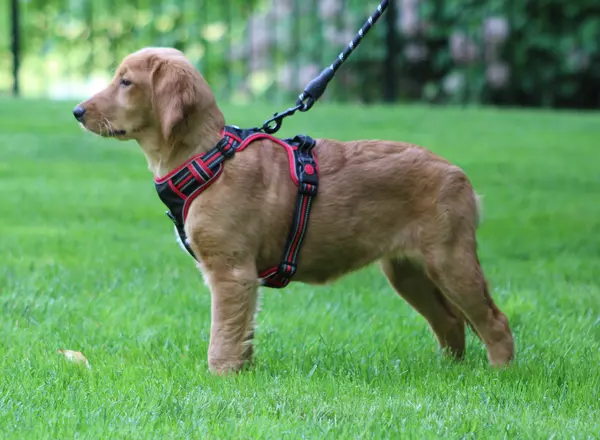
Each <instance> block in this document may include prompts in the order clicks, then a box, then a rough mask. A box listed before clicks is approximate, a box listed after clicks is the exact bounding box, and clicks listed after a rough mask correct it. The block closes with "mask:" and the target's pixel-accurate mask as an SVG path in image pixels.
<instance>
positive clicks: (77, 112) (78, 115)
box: [73, 105, 85, 122]
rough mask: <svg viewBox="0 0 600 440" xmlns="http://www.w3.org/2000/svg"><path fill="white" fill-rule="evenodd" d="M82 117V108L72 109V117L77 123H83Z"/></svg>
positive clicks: (83, 110)
mask: <svg viewBox="0 0 600 440" xmlns="http://www.w3.org/2000/svg"><path fill="white" fill-rule="evenodd" d="M83 115H85V109H84V108H83V107H81V106H79V105H78V106H77V107H75V108H74V109H73V116H75V119H77V120H78V121H79V122H83Z"/></svg>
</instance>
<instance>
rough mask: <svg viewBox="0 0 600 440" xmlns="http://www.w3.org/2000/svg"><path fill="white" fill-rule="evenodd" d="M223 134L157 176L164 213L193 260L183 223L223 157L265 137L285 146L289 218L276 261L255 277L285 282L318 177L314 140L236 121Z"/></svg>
mask: <svg viewBox="0 0 600 440" xmlns="http://www.w3.org/2000/svg"><path fill="white" fill-rule="evenodd" d="M222 136H223V137H222V139H221V140H220V141H219V142H218V143H217V145H216V146H215V147H214V148H213V149H212V150H210V151H208V152H207V153H204V154H201V155H198V156H195V157H193V158H191V159H190V160H189V161H187V162H186V163H184V164H183V165H181V166H180V167H179V168H177V169H175V170H173V171H172V172H171V173H169V174H167V175H166V176H164V177H162V178H160V179H156V180H155V185H156V191H157V192H158V196H159V197H160V199H161V200H162V202H163V203H164V204H165V205H166V206H167V208H168V209H169V210H168V211H167V215H168V216H169V217H170V218H171V220H173V223H174V224H175V228H176V230H177V234H178V235H179V239H180V240H181V244H182V245H183V246H185V249H187V251H188V252H189V254H190V255H191V256H192V257H194V258H195V259H196V260H197V258H196V256H195V255H194V252H193V251H192V249H191V247H190V245H189V243H188V242H187V237H186V234H185V228H184V224H185V219H186V218H187V213H188V210H189V207H190V205H191V203H192V201H193V200H194V199H195V198H196V197H198V196H199V195H200V193H202V191H204V190H205V189H206V188H208V187H209V186H210V185H211V184H212V183H213V182H214V181H215V180H216V179H217V178H218V177H219V175H220V174H221V172H222V171H223V164H224V162H225V161H226V160H227V159H230V158H231V157H233V155H234V154H235V153H237V152H239V151H242V150H243V149H244V148H246V147H247V146H248V145H250V144H251V143H252V142H253V141H256V140H259V139H270V140H271V141H273V142H275V143H276V144H278V145H279V146H281V147H282V148H284V149H285V150H286V152H287V154H288V160H289V165H290V176H291V178H292V181H293V182H294V184H296V186H297V187H298V197H297V199H296V208H295V213H294V218H293V222H292V227H291V229H290V232H289V235H288V239H287V243H286V245H285V249H284V253H283V258H282V261H281V263H280V264H279V265H278V266H275V267H272V268H270V269H267V270H265V271H262V272H260V273H259V274H258V277H259V278H261V280H262V284H263V285H264V286H267V287H272V288H282V287H285V286H287V285H288V284H289V282H290V281H291V279H292V277H293V276H294V274H295V273H296V264H297V261H298V254H299V253H300V247H301V246H302V240H303V239H304V235H305V233H306V228H307V226H308V218H309V215H310V208H311V204H312V202H313V198H314V197H315V196H316V195H317V188H318V181H319V179H318V166H317V160H316V157H315V152H314V151H313V148H314V146H315V141H314V139H312V138H310V137H309V136H303V135H298V136H296V137H294V138H290V139H284V140H281V139H278V138H276V137H274V136H271V135H270V134H266V133H263V132H261V131H260V129H240V128H238V127H235V126H226V127H225V128H224V130H223V132H222Z"/></svg>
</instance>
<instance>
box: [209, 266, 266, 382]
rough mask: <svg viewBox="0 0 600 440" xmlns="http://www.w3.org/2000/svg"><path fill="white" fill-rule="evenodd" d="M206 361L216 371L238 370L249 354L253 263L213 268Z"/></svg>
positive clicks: (254, 283)
mask: <svg viewBox="0 0 600 440" xmlns="http://www.w3.org/2000/svg"><path fill="white" fill-rule="evenodd" d="M208 272H209V273H207V274H206V275H208V276H207V278H208V281H209V286H210V291H211V321H212V322H211V329H210V344H209V347H208V365H209V367H210V370H211V371H212V372H214V373H217V374H227V373H229V372H236V371H239V370H240V369H241V368H242V367H243V366H244V364H245V363H246V362H250V361H251V358H252V337H253V334H254V314H255V313H256V307H257V296H258V280H257V276H256V269H255V267H254V265H248V266H245V267H243V268H239V267H237V268H231V267H228V268H219V269H216V268H213V269H212V270H209V271H208Z"/></svg>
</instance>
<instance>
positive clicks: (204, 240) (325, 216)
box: [74, 48, 514, 373]
mask: <svg viewBox="0 0 600 440" xmlns="http://www.w3.org/2000/svg"><path fill="white" fill-rule="evenodd" d="M74 114H75V116H76V118H77V119H78V120H79V121H80V122H81V124H82V125H83V126H84V127H85V128H86V129H87V130H89V131H91V132H94V133H96V134H99V135H101V136H104V137H114V138H117V139H119V140H125V139H135V140H136V141H137V142H138V144H139V145H140V147H141V148H142V150H143V151H144V153H145V155H146V157H147V160H148V165H149V169H150V170H151V171H152V173H154V175H155V176H156V177H160V176H163V175H165V174H166V173H168V172H170V171H171V170H173V169H175V168H177V167H178V165H180V164H182V163H184V162H186V161H187V160H189V159H190V158H191V157H193V156H194V155H198V154H200V153H203V152H206V151H208V150H210V149H212V148H213V147H214V146H215V145H216V144H217V142H218V141H219V140H220V137H221V135H220V133H221V130H222V129H223V128H224V126H225V118H224V117H223V114H222V113H221V110H220V109H219V107H218V106H217V103H216V101H215V98H214V95H213V93H212V91H211V89H210V87H209V85H208V84H207V83H206V81H205V80H204V78H203V77H202V75H201V74H200V73H199V72H198V71H197V70H196V69H195V68H194V66H193V65H192V64H191V63H190V62H189V61H188V60H187V59H186V57H185V56H184V55H183V54H182V53H181V52H180V51H178V50H175V49H170V48H145V49H142V50H140V51H137V52H135V53H133V54H130V55H129V56H127V57H126V58H125V59H124V60H123V62H122V63H121V65H120V66H119V67H118V68H117V70H116V73H115V76H114V79H113V80H112V82H111V84H110V85H109V86H108V87H107V88H105V89H104V90H102V91H100V92H99V93H97V94H95V95H94V96H92V97H91V98H89V99H88V100H86V101H84V102H82V103H81V104H79V105H78V106H77V107H76V108H75V110H74ZM315 152H316V156H317V157H318V161H319V170H320V183H319V194H318V196H316V199H315V202H314V204H313V208H312V212H311V215H310V221H309V226H308V231H307V234H306V237H305V240H304V244H303V246H302V249H301V252H300V256H299V263H298V270H297V273H296V275H295V276H294V279H293V280H294V281H299V282H304V283H313V284H322V283H326V282H330V281H332V280H334V279H335V278H338V277H340V276H342V275H344V274H347V273H349V272H351V271H355V270H357V269H359V268H362V267H364V266H366V265H368V264H370V263H373V262H375V261H379V262H380V264H381V267H382V269H383V273H384V274H385V276H386V277H387V278H388V280H389V282H390V284H391V285H392V286H393V288H394V289H395V290H396V291H397V292H398V294H400V295H401V296H402V297H403V298H404V299H405V300H406V301H407V302H408V303H409V304H410V305H411V306H412V307H413V308H414V309H416V310H417V311H418V312H419V313H420V314H421V315H422V316H423V317H424V318H425V319H426V320H427V322H428V323H429V325H430V327H431V329H432V330H433V332H434V333H435V335H436V337H437V340H438V342H439V345H440V348H441V351H442V352H443V353H449V354H450V355H452V356H453V357H455V358H457V359H460V358H462V357H463V355H464V352H465V324H469V325H471V326H472V328H473V329H474V330H475V332H476V333H477V335H478V336H479V337H480V339H481V340H482V341H483V343H484V344H485V346H486V349H487V353H488V359H489V362H490V364H491V365H493V366H504V365H507V364H509V363H510V361H511V360H512V359H513V356H514V342H513V335H512V332H511V329H510V327H509V323H508V320H507V318H506V316H505V315H504V314H503V313H502V312H501V311H500V310H499V309H498V307H497V306H496V305H495V304H494V302H493V300H492V298H491V296H490V294H489V292H488V287H487V282H486V280H485V277H484V274H483V271H482V269H481V266H480V263H479V259H478V256H477V239H476V229H477V225H478V221H479V212H478V201H477V200H478V199H477V196H476V194H475V192H474V190H473V188H472V186H471V184H470V182H469V180H468V178H467V176H466V175H465V173H464V172H463V171H462V170H461V169H460V168H459V167H457V166H455V165H452V164H451V163H449V162H448V161H446V160H444V159H442V158H440V157H438V156H437V155H435V154H433V153H432V152H430V151H428V150H426V149H424V148H422V147H419V146H416V145H411V144H407V143H402V142H392V141H386V140H362V141H353V142H339V141H335V140H329V139H317V144H316V147H315ZM296 196H297V188H296V186H295V185H294V184H293V183H292V181H291V179H290V176H289V171H288V158H287V156H286V153H285V152H284V151H282V149H281V148H279V147H278V146H276V145H275V144H274V143H273V142H272V141H270V140H264V139H263V140H259V141H256V142H254V143H253V144H252V145H251V146H250V147H248V148H247V149H245V150H244V151H243V152H239V153H238V154H236V155H235V157H233V158H232V159H231V160H229V161H227V162H226V163H225V164H224V171H223V173H222V174H221V176H220V177H219V178H218V179H217V180H216V182H215V183H214V184H212V185H211V186H210V188H208V189H207V190H206V191H205V192H203V193H202V194H201V195H200V196H199V197H198V198H196V199H195V200H194V201H193V203H192V204H191V207H190V209H189V213H188V216H187V220H186V223H185V230H186V235H187V237H188V238H189V244H190V246H191V248H192V249H193V251H194V254H195V255H196V256H197V258H198V260H199V264H198V266H199V267H200V269H201V271H202V273H203V276H204V279H205V282H206V283H207V285H208V286H209V288H210V292H211V329H210V343H209V348H208V363H209V367H210V369H211V371H213V372H215V373H227V372H230V371H239V370H240V369H241V368H242V367H243V366H244V365H245V364H246V363H247V362H249V361H251V358H252V345H251V339H252V335H253V334H254V319H255V313H256V308H257V295H258V288H259V280H258V277H257V273H258V272H259V271H260V270H262V269H264V268H267V267H271V266H274V265H276V264H278V263H279V259H280V257H281V252H282V249H283V246H284V244H285V242H286V238H287V235H288V231H289V228H290V219H291V217H292V213H293V209H294V203H295V200H296ZM315 319H317V318H315Z"/></svg>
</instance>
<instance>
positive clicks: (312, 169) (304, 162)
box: [296, 152, 319, 196]
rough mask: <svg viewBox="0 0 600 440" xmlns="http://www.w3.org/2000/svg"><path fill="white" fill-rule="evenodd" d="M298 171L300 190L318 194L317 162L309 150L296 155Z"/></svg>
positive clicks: (301, 192)
mask: <svg viewBox="0 0 600 440" xmlns="http://www.w3.org/2000/svg"><path fill="white" fill-rule="evenodd" d="M296 172H297V174H298V192H299V193H300V194H303V195H307V196H315V195H317V188H318V186H319V178H318V176H317V164H316V162H315V160H314V158H313V157H312V155H311V153H309V152H302V153H300V154H297V155H296Z"/></svg>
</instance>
